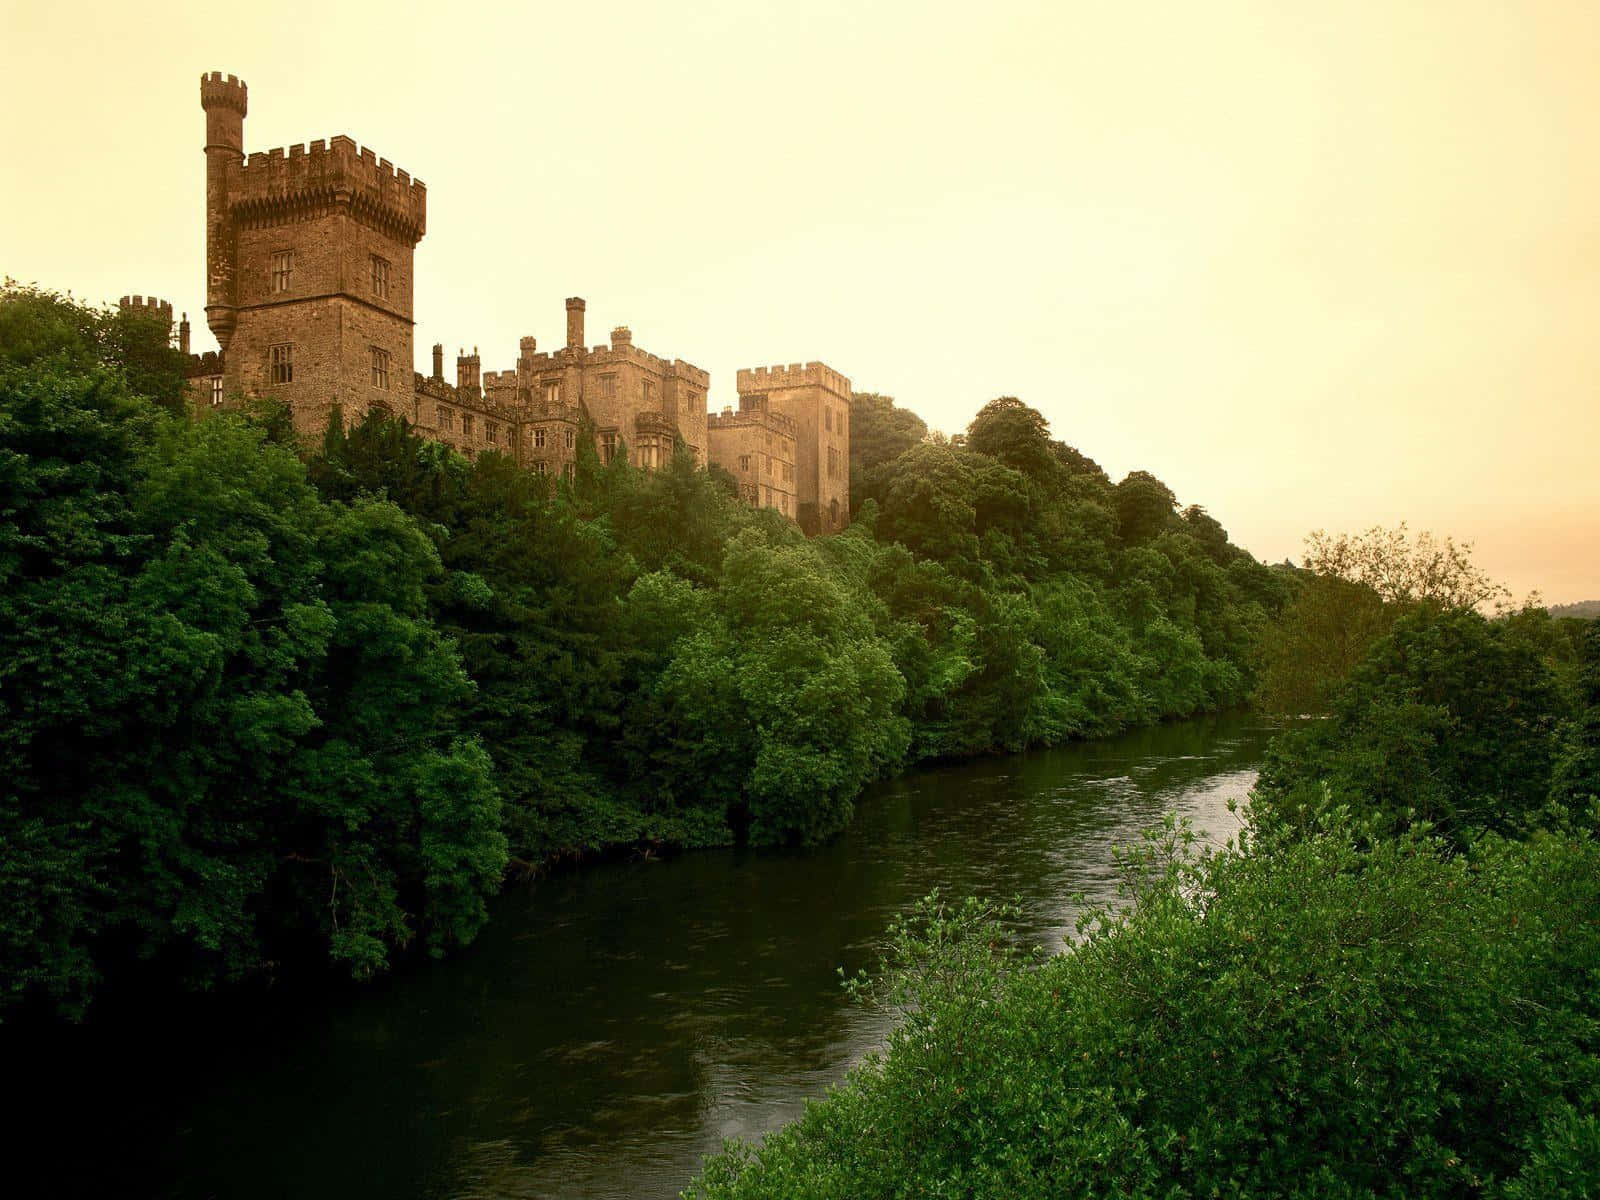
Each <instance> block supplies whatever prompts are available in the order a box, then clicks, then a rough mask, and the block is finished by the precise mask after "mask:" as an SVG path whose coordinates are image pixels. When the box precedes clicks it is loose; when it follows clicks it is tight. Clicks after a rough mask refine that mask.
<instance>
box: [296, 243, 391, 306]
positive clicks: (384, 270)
mask: <svg viewBox="0 0 1600 1200" xmlns="http://www.w3.org/2000/svg"><path fill="white" fill-rule="evenodd" d="M367 267H368V279H369V281H370V283H371V286H372V294H373V295H374V296H376V297H378V298H379V299H380V300H387V299H388V298H389V260H388V259H387V258H380V257H379V256H378V255H376V254H369V255H368V256H367ZM271 277H272V290H273V291H274V292H287V291H289V290H290V289H291V288H292V287H293V286H294V251H293V250H276V251H274V252H273V255H272V268H271Z"/></svg>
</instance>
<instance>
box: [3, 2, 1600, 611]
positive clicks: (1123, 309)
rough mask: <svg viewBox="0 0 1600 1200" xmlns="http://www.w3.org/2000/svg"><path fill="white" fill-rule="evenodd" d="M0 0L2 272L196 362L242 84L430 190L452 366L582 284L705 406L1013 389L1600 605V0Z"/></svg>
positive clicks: (932, 399) (921, 400)
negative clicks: (156, 331) (218, 196)
mask: <svg viewBox="0 0 1600 1200" xmlns="http://www.w3.org/2000/svg"><path fill="white" fill-rule="evenodd" d="M0 5H3V6H4V30H5V34H6V37H5V43H4V44H5V70H4V71H3V72H0V111H3V112H4V113H5V114H6V116H5V124H4V132H3V134H0V150H3V152H0V271H4V272H5V273H6V274H9V275H11V276H13V277H17V278H20V279H23V280H30V281H38V282H40V283H45V284H49V285H52V286H55V287H58V288H63V289H70V290H71V291H72V292H73V293H74V294H75V295H78V296H80V297H84V298H88V299H93V300H100V299H109V300H114V299H115V298H116V297H117V296H119V295H121V294H122V293H124V292H143V293H155V294H158V295H160V296H162V297H164V298H167V299H170V300H171V301H172V302H173V304H174V306H175V307H176V308H179V309H184V308H186V309H188V311H189V313H190V315H191V318H192V319H193V320H194V322H195V329H196V343H197V344H196V349H201V348H209V347H210V346H212V345H213V343H212V341H211V339H210V336H209V333H208V332H207V331H206V330H205V322H204V316H203V313H202V312H201V309H202V308H203V305H204V226H203V206H204V194H205V189H204V159H203V155H202V153H201V146H202V144H203V141H204V137H203V135H204V118H203V114H202V113H201V110H200V104H199V82H198V81H199V77H200V74H201V72H202V71H207V70H222V71H224V72H228V73H233V74H237V75H239V76H240V77H241V78H243V79H245V80H246V82H247V83H248V84H249V87H250V116H249V118H248V119H247V121H246V123H245V145H246V149H247V150H265V149H269V148H271V147H274V146H283V145H287V144H290V143H293V142H304V141H309V140H312V139H314V138H319V137H329V136H332V135H333V134H336V133H348V134H350V135H351V136H352V137H354V138H355V139H356V140H357V141H359V142H360V143H362V144H363V145H367V146H371V147H373V148H374V149H375V150H376V151H377V152H378V153H379V155H381V156H382V157H386V158H388V159H390V160H392V161H393V162H394V163H395V164H396V165H397V166H400V167H404V168H406V169H407V170H409V171H410V172H411V173H412V174H413V175H415V176H417V177H419V178H421V179H423V180H424V181H426V183H427V184H428V208H429V212H428V234H427V236H426V237H425V238H424V239H423V241H422V243H421V245H420V246H419V247H418V251H417V288H416V309H417V318H418V326H417V338H416V350H417V364H416V365H417V366H418V367H421V368H423V369H426V367H427V360H428V347H429V346H430V345H431V344H432V343H433V342H435V341H442V342H444V343H445V344H446V346H447V357H449V358H450V359H452V361H453V356H454V354H455V352H456V350H457V348H458V347H460V346H467V347H471V346H472V345H474V344H476V345H477V346H478V347H479V348H480V350H481V352H482V355H483V365H484V369H485V370H498V369H503V368H507V367H511V366H513V365H514V364H515V360H516V354H517V338H518V337H519V336H521V335H523V334H530V333H531V334H533V335H535V336H537V337H538V338H539V340H540V343H541V345H542V346H546V347H549V346H554V345H559V344H560V343H561V342H562V340H563V338H564V316H563V309H562V300H563V298H564V297H566V296H572V295H581V296H584V297H586V298H587V299H588V302H589V311H588V326H589V327H588V339H587V340H588V341H589V342H590V343H591V344H595V343H599V342H601V341H603V340H604V339H605V336H606V333H607V332H608V331H609V329H610V328H611V326H613V325H616V324H627V325H630V326H631V327H632V328H633V331H634V338H635V342H636V344H638V345H640V346H641V347H643V348H644V349H646V350H650V351H652V352H654V353H657V354H662V355H665V356H667V357H678V358H684V359H687V360H689V361H690V362H693V363H696V364H698V365H700V366H702V367H705V368H707V369H708V370H710V371H711V373H712V393H711V399H712V404H713V406H714V407H721V406H722V405H723V404H729V403H734V402H735V401H736V397H735V394H734V390H733V377H734V371H735V370H736V369H737V368H739V367H744V366H755V365H758V364H766V363H777V362H791V361H798V360H809V359H822V360H823V361H825V362H827V363H828V364H829V365H831V366H833V367H835V368H837V369H838V370H840V371H843V372H844V373H845V374H846V375H848V376H850V378H851V379H852V380H853V381H854V383H855V386H856V387H857V389H859V390H871V391H879V392H886V393H888V394H890V395H893V396H895V397H896V398H897V399H898V400H899V401H900V402H901V403H902V404H905V405H907V406H909V407H911V408H913V409H914V410H916V411H917V412H918V413H920V414H921V415H922V416H923V417H924V418H926V419H927V421H928V423H929V424H930V425H931V426H934V427H935V428H942V429H944V430H947V431H950V432H955V431H958V430H960V429H962V428H964V427H965V425H966V423H967V422H968V421H969V420H970V419H971V417H972V414H973V413H974V412H975V411H976V410H977V408H978V407H979V406H980V405H981V404H983V403H984V402H985V401H986V400H988V399H991V398H992V397H994V396H997V395H1005V394H1009V395H1016V396H1020V397H1021V398H1022V399H1023V400H1025V401H1026V402H1028V403H1029V404H1032V405H1034V406H1035V407H1036V408H1039V409H1040V410H1042V411H1043V412H1044V413H1045V415H1046V416H1047V417H1048V418H1049V419H1050V422H1051V425H1052V427H1053V430H1054V432H1055V434H1056V436H1058V437H1061V438H1063V439H1065V440H1066V441H1068V442H1070V443H1072V444H1073V445H1076V446H1077V447H1079V448H1080V449H1081V450H1083V451H1084V452H1085V453H1087V454H1089V455H1091V456H1092V457H1094V458H1095V459H1097V460H1099V462H1100V463H1101V464H1102V465H1103V466H1105V467H1106V469H1107V470H1108V471H1110V472H1111V474H1112V476H1113V477H1115V478H1120V477H1121V476H1122V475H1123V474H1124V473H1126V472H1127V471H1130V470H1134V469H1145V470H1149V471H1151V472H1153V473H1154V474H1156V475H1157V476H1159V477H1160V478H1161V479H1163V480H1165V481H1166V482H1167V483H1168V484H1169V485H1170V486H1171V487H1172V488H1173V490H1174V491H1176V492H1177V494H1178V497H1179V500H1180V501H1181V502H1182V503H1184V504H1188V503H1199V504H1203V505H1205V506H1206V508H1207V509H1208V510H1210V511H1211V513H1212V514H1213V515H1214V516H1216V517H1217V518H1218V519H1219V520H1221V521H1222V523H1223V524H1224V525H1225V526H1226V527H1227V528H1228V530H1229V531H1230V532H1231V533H1232V535H1233V537H1234V540H1235V541H1237V542H1239V543H1240V544H1242V545H1244V546H1246V547H1248V548H1249V549H1250V550H1252V551H1253V552H1255V553H1256V554H1257V555H1258V556H1259V557H1262V558H1265V559H1274V560H1276V559H1282V558H1283V557H1284V556H1286V555H1290V556H1298V554H1299V552H1300V541H1301V538H1302V536H1303V535H1304V534H1305V533H1306V532H1307V531H1309V530H1311V529H1314V528H1325V529H1328V530H1330V531H1338V530H1352V531H1353V530H1357V529H1361V528H1365V527H1367V526H1369V525H1372V524H1378V523H1382V524H1392V523H1396V522H1399V521H1401V520H1407V521H1409V522H1410V524H1411V526H1412V528H1413V529H1418V530H1421V529H1432V530H1434V531H1436V532H1438V533H1441V534H1451V535H1453V536H1454V537H1456V538H1457V539H1458V540H1470V541H1473V542H1475V543H1476V546H1477V559H1478V561H1479V563H1480V564H1481V565H1482V566H1483V567H1485V568H1486V569H1487V570H1489V571H1490V572H1491V573H1492V574H1493V575H1495V576H1496V577H1498V578H1500V579H1502V580H1504V581H1505V582H1506V583H1508V584H1509V585H1511V586H1512V587H1513V588H1514V589H1515V590H1516V591H1517V592H1518V594H1519V595H1520V594H1521V593H1523V592H1526V591H1527V590H1529V589H1534V588H1537V589H1539V590H1540V591H1542V593H1543V594H1544V598H1545V599H1546V600H1547V601H1549V602H1565V601H1572V600H1579V599H1588V598H1596V597H1600V470H1597V467H1596V463H1597V458H1600V70H1597V67H1596V64H1597V63H1600V4H1597V3H1596V2H1595V0H1505V2H1502V3H1480V2H1477V0H1437V2H1421V0H1408V2H1396V0H1376V2H1371V3H1363V2H1355V0H1339V2H1337V3H1329V2H1328V0H1307V2H1294V0H1261V2H1259V3H1256V2H1246V0H1187V2H1184V3H1167V4H1154V3H1150V4H1146V3H1137V2H1133V0H1130V2H1128V3H1101V2H1095V3H1087V2H1084V3H1079V2H1075V0H1055V2H1053V3H1021V2H1014V0H987V2H985V3H981V4H979V3H961V4H935V3H905V4H902V3H884V2H881V0H849V2H845V3H836V2H834V0H806V2H804V3H786V4H781V5H780V4H770V5H769V4H760V3H754V2H740V3H721V2H716V0H696V2H695V3H692V4H688V3H686V4H671V5H668V4H645V3H637V2H634V0H606V2H605V3H598V4H584V3H569V4H565V5H560V6H557V5H551V4H542V3H518V4H513V5H507V6H505V8H504V9H503V10H502V9H499V8H490V7H483V8H478V7H476V6H473V5H471V4H454V5H448V6H447V5H435V6H429V7H428V9H426V10H425V11H426V12H427V13H428V15H425V16H414V17H408V16H407V13H408V11H409V10H408V7H407V6H405V5H399V4H394V3H383V4H363V3H356V2H351V0H341V2H339V3H321V4H315V5H313V4H296V3H260V4H240V5H230V4H209V5H177V4H162V3H158V2H153V0H143V2H141V3H138V4H128V3H125V2H119V3H117V4H109V3H101V4H81V3H71V2H66V3H42V2H40V0H0ZM418 11H423V10H418ZM452 370H453V367H452Z"/></svg>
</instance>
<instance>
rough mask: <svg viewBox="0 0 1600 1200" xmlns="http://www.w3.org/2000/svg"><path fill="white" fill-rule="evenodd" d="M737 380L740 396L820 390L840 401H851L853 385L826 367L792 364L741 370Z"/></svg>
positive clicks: (813, 364) (813, 363)
mask: <svg viewBox="0 0 1600 1200" xmlns="http://www.w3.org/2000/svg"><path fill="white" fill-rule="evenodd" d="M734 378H735V383H736V386H737V387H738V390H739V394H740V395H741V396H743V395H746V394H747V393H750V392H766V391H773V390H775V389H778V388H799V387H820V388H822V389H824V390H825V391H829V392H832V393H833V394H834V395H836V396H839V397H840V398H841V399H844V400H849V399H850V381H849V380H848V379H846V378H845V377H844V376H843V375H841V374H839V372H837V371H835V370H834V369H833V368H832V367H830V366H828V365H827V364H826V363H820V362H808V363H805V364H801V363H790V364H789V365H788V366H787V367H785V366H784V365H782V364H781V363H780V364H778V365H777V366H772V367H753V368H750V369H747V370H740V371H739V372H737V374H736V375H735V377H734Z"/></svg>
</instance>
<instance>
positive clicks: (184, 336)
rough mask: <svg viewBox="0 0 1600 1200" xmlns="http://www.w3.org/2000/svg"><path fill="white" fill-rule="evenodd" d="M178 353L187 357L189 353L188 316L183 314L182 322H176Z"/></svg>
mask: <svg viewBox="0 0 1600 1200" xmlns="http://www.w3.org/2000/svg"><path fill="white" fill-rule="evenodd" d="M178 353H179V354H182V355H184V356H185V357H187V356H188V353H189V314H188V313H184V314H183V320H181V321H179V322H178Z"/></svg>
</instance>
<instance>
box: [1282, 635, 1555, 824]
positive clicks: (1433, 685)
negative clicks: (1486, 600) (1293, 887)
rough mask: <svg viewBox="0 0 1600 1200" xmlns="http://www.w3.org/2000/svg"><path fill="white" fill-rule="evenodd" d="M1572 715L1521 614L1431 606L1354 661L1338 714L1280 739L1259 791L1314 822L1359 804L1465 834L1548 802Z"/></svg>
mask: <svg viewBox="0 0 1600 1200" xmlns="http://www.w3.org/2000/svg"><path fill="white" fill-rule="evenodd" d="M1568 715H1569V707H1568V703H1567V700H1566V697H1565V696H1564V695H1563V694H1562V691H1561V689H1560V688H1559V687H1558V686H1557V682H1556V677H1555V674H1554V672H1553V671H1552V670H1551V668H1550V667H1549V665H1547V663H1546V662H1545V661H1544V660H1543V659H1541V658H1540V657H1539V655H1538V654H1537V653H1536V652H1535V650H1534V648H1533V647H1532V646H1530V645H1529V644H1528V642H1527V641H1526V639H1525V638H1523V637H1521V636H1519V631H1518V630H1517V628H1516V627H1514V626H1511V625H1508V624H1506V623H1503V622H1496V623H1491V622H1490V621H1488V620H1487V619H1486V618H1484V617H1483V616H1481V615H1480V614H1478V613H1476V612H1473V611H1471V610H1469V609H1452V610H1446V611H1442V612H1435V611H1433V610H1429V609H1425V608H1423V609H1417V610H1415V611H1413V612H1412V613H1411V614H1410V615H1409V616H1406V617H1403V618H1401V619H1400V620H1399V621H1397V622H1396V624H1395V626H1394V628H1393V629H1392V630H1391V632H1390V633H1389V634H1388V635H1387V636H1385V637H1384V638H1382V639H1381V640H1380V641H1378V642H1377V643H1376V644H1375V645H1374V646H1373V648H1372V650H1371V651H1370V652H1369V653H1368V654H1367V656H1366V658H1365V659H1364V660H1363V661H1362V662H1361V664H1360V665H1359V666H1358V667H1357V668H1356V670H1355V671H1354V672H1353V673H1352V675H1351V677H1350V679H1349V681H1348V682H1347V684H1346V685H1345V687H1344V688H1343V689H1342V690H1341V691H1340V692H1339V694H1338V695H1337V697H1336V699H1335V702H1334V714H1333V717H1332V719H1331V720H1328V721H1320V722H1315V723H1313V724H1311V725H1309V726H1306V727H1303V728H1301V729H1298V730H1295V731H1293V732H1291V733H1289V734H1287V735H1285V736H1284V737H1283V738H1282V739H1281V740H1280V742H1279V744H1278V745H1276V746H1275V747H1274V748H1273V749H1272V751H1270V752H1269V754H1268V760H1267V764H1266V766H1265V768H1264V769H1263V772H1262V777H1261V782H1260V785H1259V786H1258V788H1257V800H1258V804H1259V806H1260V807H1261V809H1262V810H1263V811H1264V812H1267V813H1270V814H1271V815H1272V816H1273V818H1274V819H1276V820H1279V821H1284V822H1287V823H1289V824H1292V825H1296V826H1300V827H1304V826H1306V825H1307V824H1308V823H1310V822H1313V821H1314V820H1315V817H1316V814H1317V813H1318V812H1320V811H1321V810H1322V809H1323V808H1325V807H1326V806H1327V805H1328V804H1330V803H1331V804H1334V805H1339V804H1357V803H1359V804H1360V805H1361V807H1362V809H1363V811H1366V812H1369V813H1372V814H1374V816H1375V818H1376V819H1378V820H1379V821H1380V822H1381V826H1382V828H1384V829H1386V830H1388V831H1398V830H1400V829H1403V828H1405V827H1407V826H1408V825H1410V824H1411V823H1413V822H1416V821H1422V822H1427V823H1428V824H1430V825H1431V826H1433V827H1436V828H1438V829H1439V830H1440V832H1442V833H1443V834H1445V835H1446V836H1448V837H1449V838H1451V839H1452V840H1454V841H1455V842H1457V843H1458V844H1460V843H1464V842H1466V841H1468V840H1470V839H1471V838H1472V837H1474V836H1476V835H1477V834H1478V833H1481V832H1482V831H1484V830H1495V831H1499V832H1512V831H1514V830H1516V829H1519V828H1522V827H1524V826H1525V825H1526V824H1527V823H1528V822H1530V821H1532V820H1534V819H1535V818H1536V816H1537V814H1539V813H1540V812H1541V810H1543V809H1544V807H1545V804H1546V802H1547V799H1548V797H1549V793H1550V786H1551V781H1552V773H1553V771H1554V769H1555V764H1556V760H1557V756H1558V753H1559V750H1560V743H1559V741H1558V732H1559V730H1560V727H1561V722H1562V720H1563V719H1564V718H1566V717H1567V716H1568Z"/></svg>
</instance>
